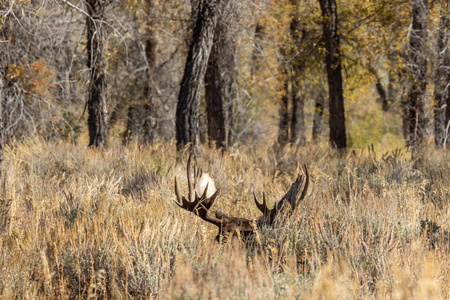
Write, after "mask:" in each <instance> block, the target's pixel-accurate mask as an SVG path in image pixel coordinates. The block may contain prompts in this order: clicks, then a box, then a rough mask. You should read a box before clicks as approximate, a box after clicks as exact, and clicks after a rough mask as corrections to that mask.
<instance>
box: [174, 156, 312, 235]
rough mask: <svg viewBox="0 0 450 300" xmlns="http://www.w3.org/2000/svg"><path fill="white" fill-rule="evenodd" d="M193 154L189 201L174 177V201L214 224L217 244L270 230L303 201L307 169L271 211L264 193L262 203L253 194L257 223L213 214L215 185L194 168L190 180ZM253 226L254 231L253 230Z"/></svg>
mask: <svg viewBox="0 0 450 300" xmlns="http://www.w3.org/2000/svg"><path fill="white" fill-rule="evenodd" d="M191 164H192V154H191V155H190V156H189V159H188V161H187V167H186V172H187V180H188V198H187V199H186V197H184V196H182V195H181V192H180V187H179V185H178V182H177V178H176V177H175V194H176V196H177V200H175V203H176V204H177V205H178V206H179V207H181V208H183V209H185V210H187V211H190V212H193V213H194V214H196V215H197V216H199V217H200V218H201V219H202V220H205V221H206V222H209V223H211V224H214V225H215V226H217V227H218V228H219V233H218V234H217V236H216V240H217V241H220V238H221V237H222V236H230V235H236V234H237V235H238V236H241V237H247V236H249V235H251V234H253V233H254V232H255V230H256V229H257V228H261V227H264V226H273V225H274V222H275V221H276V220H277V217H278V218H281V217H284V218H287V217H289V216H290V215H291V214H292V213H293V212H295V211H296V210H297V207H298V205H299V203H300V202H301V201H302V200H303V199H304V198H305V196H306V193H307V191H308V186H309V174H308V169H307V168H306V165H304V166H303V168H304V172H305V176H304V177H303V175H300V176H298V177H297V179H296V180H295V181H294V183H293V184H292V186H291V188H290V189H289V191H288V192H287V193H286V195H284V196H283V198H281V200H280V201H278V203H276V204H275V205H274V207H273V208H272V209H269V208H268V207H267V203H266V196H265V193H264V192H263V201H262V203H260V202H259V201H258V199H257V198H256V195H255V193H253V197H254V199H255V204H256V207H258V209H259V210H260V211H261V212H262V214H263V215H262V216H260V217H259V218H257V219H256V220H252V219H246V218H238V217H232V216H228V215H227V214H225V213H224V212H223V211H222V210H221V209H217V210H216V212H215V213H213V212H212V211H210V209H211V206H212V205H213V204H214V201H215V200H216V198H217V196H218V194H219V191H220V189H218V190H216V189H215V186H214V181H213V180H212V178H211V177H209V175H207V174H206V173H203V170H202V169H200V168H198V167H197V164H195V165H194V168H193V173H194V178H193V180H192V179H191V168H192V166H191ZM287 203H289V205H290V208H291V209H290V210H287ZM254 225H256V228H255V226H254Z"/></svg>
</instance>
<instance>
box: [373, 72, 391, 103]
mask: <svg viewBox="0 0 450 300" xmlns="http://www.w3.org/2000/svg"><path fill="white" fill-rule="evenodd" d="M369 71H370V72H371V73H372V74H373V75H374V76H375V79H376V81H377V82H376V83H375V88H376V90H377V92H378V95H379V96H380V98H379V99H380V100H381V106H382V109H383V110H384V111H388V110H389V100H388V93H387V92H386V89H385V88H384V86H383V84H382V83H381V78H380V75H378V72H377V70H376V69H375V68H374V67H373V66H369Z"/></svg>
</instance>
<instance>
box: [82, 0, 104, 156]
mask: <svg viewBox="0 0 450 300" xmlns="http://www.w3.org/2000/svg"><path fill="white" fill-rule="evenodd" d="M106 5H107V1H105V0H100V1H96V0H86V11H87V13H88V16H86V33H87V42H86V51H87V66H88V68H89V70H90V73H89V85H88V100H87V109H88V114H89V116H88V126H89V146H93V147H99V146H101V145H105V144H106V139H107V137H108V128H107V126H106V122H107V111H106V99H105V93H106V66H105V60H104V54H103V39H104V30H103V22H104V12H105V7H106Z"/></svg>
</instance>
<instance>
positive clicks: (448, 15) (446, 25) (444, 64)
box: [434, 0, 450, 147]
mask: <svg viewBox="0 0 450 300" xmlns="http://www.w3.org/2000/svg"><path fill="white" fill-rule="evenodd" d="M449 43H450V7H449V5H448V0H443V1H441V12H440V24H439V30H438V40H437V46H438V47H437V48H438V49H437V51H438V58H437V69H436V78H435V82H434V143H435V146H436V147H442V146H443V145H444V142H445V140H447V143H450V138H448V132H447V127H448V124H450V123H449V122H450V108H449V107H450V87H449V84H450V51H449V49H448V47H449ZM446 136H447V139H446Z"/></svg>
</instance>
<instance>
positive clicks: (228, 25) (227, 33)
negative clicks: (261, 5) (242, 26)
mask: <svg viewBox="0 0 450 300" xmlns="http://www.w3.org/2000/svg"><path fill="white" fill-rule="evenodd" d="M230 7H231V8H233V7H234V6H230ZM230 7H226V8H221V11H222V13H221V14H220V16H219V17H218V20H217V27H216V30H215V34H214V44H213V46H212V48H211V55H210V57H209V62H208V68H207V70H206V75H205V98H206V112H207V118H208V137H209V142H210V145H212V144H215V146H216V147H217V148H223V149H227V148H228V146H229V143H230V139H231V127H232V120H233V99H234V98H235V93H234V83H235V77H236V73H237V71H236V53H237V49H236V41H235V40H234V39H233V34H232V28H233V24H232V23H233V20H234V21H235V14H236V12H234V11H232V10H231V9H230Z"/></svg>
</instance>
